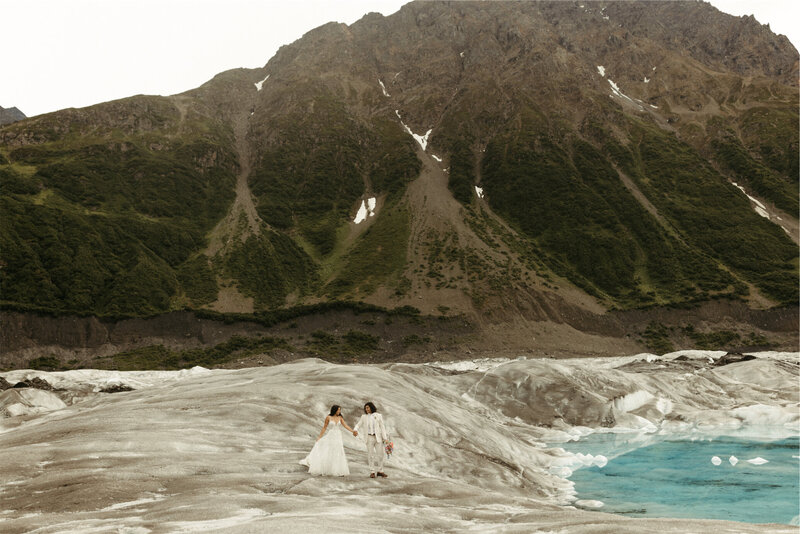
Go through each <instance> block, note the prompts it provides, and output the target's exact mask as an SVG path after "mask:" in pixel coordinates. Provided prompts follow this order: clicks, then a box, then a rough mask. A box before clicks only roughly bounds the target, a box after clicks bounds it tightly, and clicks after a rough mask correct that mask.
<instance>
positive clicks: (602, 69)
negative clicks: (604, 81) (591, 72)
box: [597, 65, 606, 77]
mask: <svg viewBox="0 0 800 534" xmlns="http://www.w3.org/2000/svg"><path fill="white" fill-rule="evenodd" d="M597 72H599V73H600V76H603V77H605V75H606V68H605V67H604V66H602V65H598V66H597Z"/></svg>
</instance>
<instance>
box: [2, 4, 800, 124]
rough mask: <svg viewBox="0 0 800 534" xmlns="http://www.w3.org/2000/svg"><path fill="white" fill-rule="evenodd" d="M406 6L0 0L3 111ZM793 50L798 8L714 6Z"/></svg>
mask: <svg viewBox="0 0 800 534" xmlns="http://www.w3.org/2000/svg"><path fill="white" fill-rule="evenodd" d="M407 1H408V0H280V1H277V0H0V21H2V24H0V50H3V57H2V60H0V106H3V107H12V106H16V107H17V108H19V109H20V110H21V111H22V112H23V113H25V114H26V115H27V116H29V117H30V116H33V115H38V114H41V113H47V112H50V111H55V110H58V109H63V108H66V107H83V106H88V105H91V104H96V103H98V102H105V101H108V100H114V99H117V98H123V97H126V96H131V95H135V94H160V95H170V94H175V93H180V92H183V91H185V90H188V89H192V88H194V87H197V86H198V85H200V84H202V83H203V82H205V81H207V80H209V79H210V78H211V77H213V76H214V75H215V74H217V73H219V72H222V71H224V70H228V69H232V68H236V67H251V68H255V67H262V66H264V65H265V64H266V63H267V61H268V60H269V59H270V58H271V57H272V56H273V55H274V54H275V52H276V51H277V50H278V48H279V47H280V46H281V45H284V44H289V43H291V42H293V41H295V40H296V39H298V38H300V37H301V36H302V35H303V34H304V33H306V32H307V31H309V30H311V29H313V28H316V27H317V26H319V25H321V24H324V23H326V22H330V21H338V22H344V23H346V24H352V23H353V22H355V21H356V20H358V19H360V18H361V17H362V16H363V15H364V14H366V13H368V12H370V11H377V12H379V13H383V14H384V15H389V14H391V13H394V12H396V11H397V10H398V9H399V8H400V6H402V5H403V4H405V3H406V2H407ZM711 3H712V4H713V5H715V6H716V7H717V8H719V9H720V10H722V11H725V12H726V13H730V14H732V15H743V14H753V15H755V17H756V19H757V20H758V21H759V22H761V23H762V24H767V23H769V24H770V27H771V28H772V31H774V32H776V33H783V34H785V35H787V36H788V37H789V39H790V40H791V41H792V43H793V44H794V45H795V47H797V46H798V43H800V24H798V21H800V16H799V15H800V7H798V5H800V2H798V1H797V0H712V1H711Z"/></svg>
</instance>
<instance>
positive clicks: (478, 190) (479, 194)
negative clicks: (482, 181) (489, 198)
mask: <svg viewBox="0 0 800 534" xmlns="http://www.w3.org/2000/svg"><path fill="white" fill-rule="evenodd" d="M475 193H476V194H477V195H478V198H483V188H482V187H478V186H477V185H476V186H475Z"/></svg>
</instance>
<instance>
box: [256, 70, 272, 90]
mask: <svg viewBox="0 0 800 534" xmlns="http://www.w3.org/2000/svg"><path fill="white" fill-rule="evenodd" d="M268 79H269V74H267V76H266V78H264V79H263V80H261V81H260V82H256V83H254V84H253V85H255V86H256V89H257V90H258V91H260V90H261V88H262V86H263V85H264V82H266V81H267V80H268Z"/></svg>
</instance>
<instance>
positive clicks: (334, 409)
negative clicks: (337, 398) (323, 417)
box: [331, 404, 339, 415]
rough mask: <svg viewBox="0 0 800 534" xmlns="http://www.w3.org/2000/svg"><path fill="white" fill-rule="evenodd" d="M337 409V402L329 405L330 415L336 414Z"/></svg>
mask: <svg viewBox="0 0 800 534" xmlns="http://www.w3.org/2000/svg"><path fill="white" fill-rule="evenodd" d="M338 409H339V405H338V404H334V405H333V406H331V415H336V410H338Z"/></svg>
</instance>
